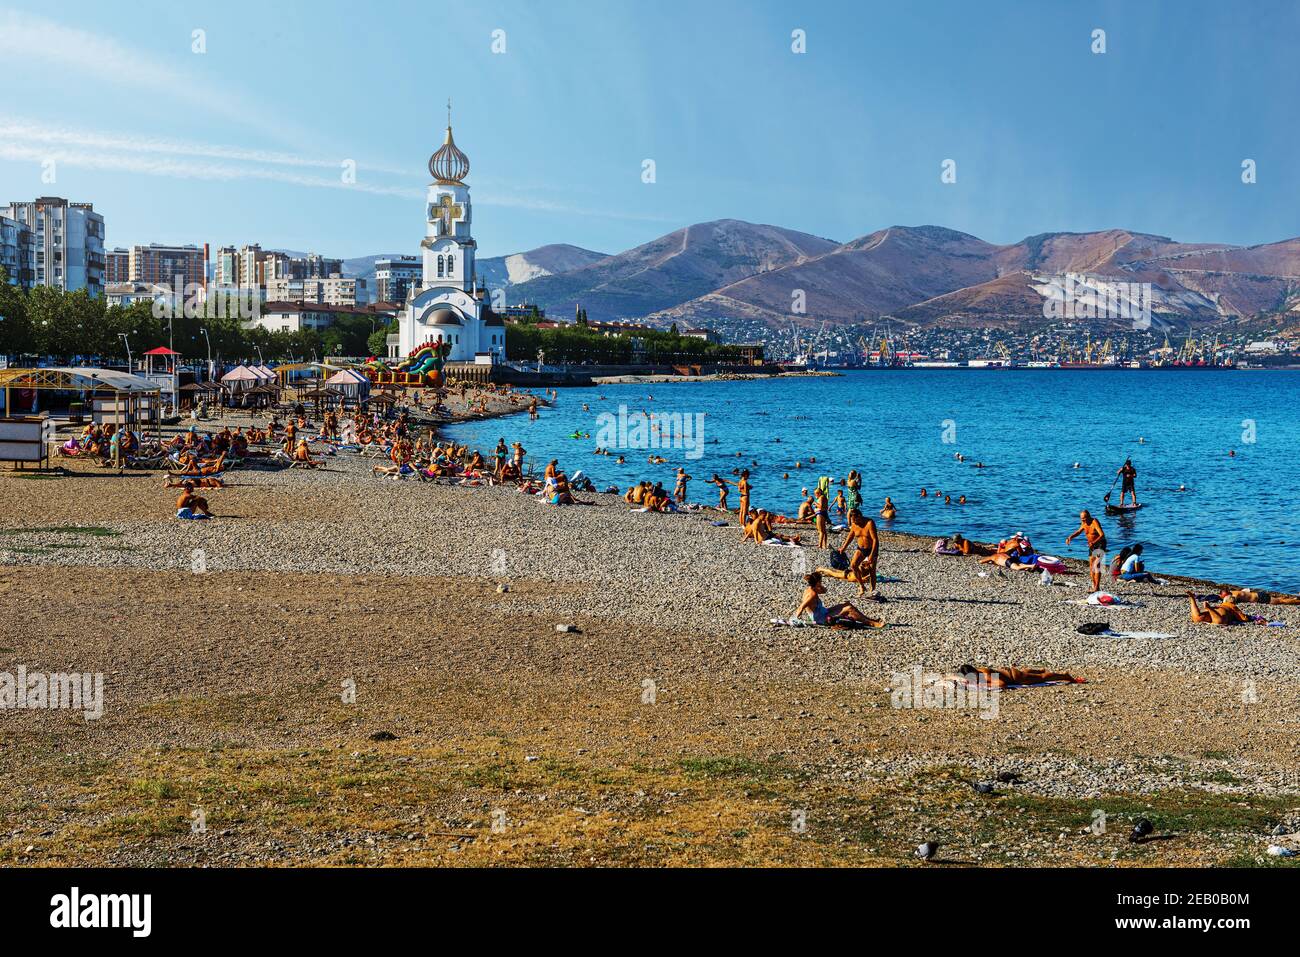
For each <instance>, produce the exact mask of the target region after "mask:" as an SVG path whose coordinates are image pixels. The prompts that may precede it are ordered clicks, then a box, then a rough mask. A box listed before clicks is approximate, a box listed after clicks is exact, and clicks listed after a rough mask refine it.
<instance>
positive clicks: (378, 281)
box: [375, 256, 424, 303]
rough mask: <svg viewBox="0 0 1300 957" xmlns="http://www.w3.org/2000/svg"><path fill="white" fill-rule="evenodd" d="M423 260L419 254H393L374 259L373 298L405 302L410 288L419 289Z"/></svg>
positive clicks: (379, 300) (378, 300)
mask: <svg viewBox="0 0 1300 957" xmlns="http://www.w3.org/2000/svg"><path fill="white" fill-rule="evenodd" d="M423 275H424V262H423V260H421V259H420V257H419V256H395V257H393V258H391V259H376V260H375V300H376V301H377V302H396V303H403V302H406V296H407V294H408V293H409V292H410V290H411V289H413V288H414V289H419V287H420V280H421V278H422V277H423Z"/></svg>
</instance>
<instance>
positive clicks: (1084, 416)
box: [447, 369, 1300, 591]
mask: <svg viewBox="0 0 1300 957" xmlns="http://www.w3.org/2000/svg"><path fill="white" fill-rule="evenodd" d="M558 392H559V398H558V400H557V401H556V403H555V404H554V405H553V406H551V407H547V408H545V409H543V411H542V413H541V416H540V418H539V419H537V420H536V421H531V420H530V419H529V417H528V416H527V415H526V414H522V415H518V416H511V417H508V418H504V419H493V420H484V421H478V422H470V423H464V424H460V425H457V426H453V427H451V428H449V429H448V430H447V434H448V435H450V436H453V437H455V438H457V439H458V440H460V441H463V442H466V443H468V444H469V445H471V446H473V447H477V448H479V449H480V450H482V451H483V453H484V454H485V455H487V454H489V453H490V451H491V449H492V448H493V447H494V446H495V444H496V442H497V439H498V438H502V437H503V438H505V439H506V441H507V442H508V443H509V442H514V441H519V442H522V443H523V445H524V447H525V449H526V450H527V453H528V459H529V461H530V462H532V463H533V464H536V465H538V466H539V467H541V466H543V465H544V464H545V463H546V462H547V461H549V460H550V459H552V458H556V459H558V460H559V461H560V465H561V467H562V468H563V469H565V470H566V471H567V472H568V473H569V474H570V475H573V474H574V472H576V471H578V470H581V471H582V472H583V474H585V475H588V476H590V477H591V479H592V481H593V482H594V483H595V484H596V486H597V488H598V489H599V490H601V491H603V490H605V488H606V487H607V486H609V485H618V486H619V487H620V488H622V489H626V487H627V486H628V485H630V484H632V483H634V482H636V481H639V480H642V479H648V480H658V481H662V482H663V484H664V486H665V487H666V488H667V489H669V491H671V490H672V487H673V481H674V475H675V472H676V469H677V468H678V467H679V466H683V467H685V468H686V470H687V472H688V473H689V474H690V475H692V476H693V480H692V481H691V483H690V485H689V493H690V494H689V498H690V499H691V500H692V501H697V502H702V503H706V504H715V503H716V501H717V492H716V490H715V489H714V487H713V486H711V485H708V484H706V480H707V479H708V478H709V477H710V476H711V475H713V474H715V473H716V474H719V475H722V476H723V477H726V478H734V477H735V474H734V473H735V470H737V469H739V468H742V467H743V468H748V469H749V470H750V479H751V482H752V484H753V488H754V491H753V499H752V500H753V503H754V504H755V505H757V506H761V507H764V508H768V509H771V510H772V511H775V512H778V513H782V514H788V515H792V514H794V512H795V511H796V510H797V508H798V506H799V501H800V498H801V492H802V490H803V489H805V488H806V489H809V490H811V489H812V488H813V487H814V486H815V484H816V482H817V478H818V477H819V476H821V475H829V476H831V477H832V478H833V479H835V480H838V479H840V478H842V477H843V476H844V475H845V474H847V472H848V471H849V470H850V469H857V470H858V471H859V472H860V473H861V475H862V495H863V500H864V505H863V510H864V512H865V513H866V514H869V515H873V516H875V515H876V513H877V512H878V510H879V508H880V506H881V504H882V503H883V502H884V499H885V496H886V495H888V496H890V497H892V498H893V500H894V504H895V505H896V506H897V509H898V516H897V518H896V519H894V520H893V521H892V522H880V519H879V518H878V517H877V521H878V522H880V524H881V525H882V527H884V528H893V529H895V530H898V531H903V532H913V533H917V534H923V535H933V536H935V537H939V536H944V535H950V534H951V533H953V532H960V533H962V534H963V535H965V536H966V537H968V538H972V539H975V540H977V541H997V540H1000V539H1002V538H1005V537H1007V536H1008V535H1010V534H1011V533H1013V532H1023V533H1025V534H1026V535H1028V536H1029V538H1030V539H1031V541H1032V542H1033V545H1034V547H1035V549H1036V550H1037V551H1038V552H1040V553H1042V554H1054V555H1063V556H1073V557H1076V558H1084V557H1085V556H1086V549H1085V546H1084V543H1083V540H1082V536H1080V538H1078V539H1076V540H1075V541H1074V543H1072V544H1071V545H1070V546H1067V545H1066V544H1065V538H1066V536H1067V535H1068V534H1069V533H1070V532H1072V531H1073V530H1074V529H1075V528H1076V527H1077V526H1078V515H1079V511H1080V510H1081V509H1088V510H1090V511H1092V512H1093V513H1094V514H1095V515H1097V516H1098V517H1099V518H1100V520H1101V522H1102V525H1103V527H1104V528H1105V530H1106V533H1107V536H1108V539H1109V544H1110V548H1111V552H1112V554H1114V553H1116V552H1118V550H1119V548H1120V547H1121V546H1123V545H1125V544H1131V543H1135V542H1141V543H1142V544H1143V552H1144V558H1145V560H1146V564H1147V567H1148V568H1149V569H1151V570H1152V571H1154V572H1155V573H1157V574H1159V573H1160V572H1162V571H1163V572H1169V573H1171V574H1181V575H1191V576H1197V577H1202V578H1210V579H1215V580H1219V581H1228V582H1233V583H1237V584H1241V585H1251V586H1254V587H1259V588H1268V589H1275V590H1278V589H1280V590H1287V591H1296V590H1300V551H1298V549H1300V469H1297V457H1298V456H1300V371H1262V370H1261V371H1254V370H1201V371H1164V370H1077V371H1075V370H1062V369H1044V370H1031V369H1024V370H988V369H927V370H906V369H905V370H874V369H873V370H860V371H846V372H843V373H842V374H840V375H835V376H800V377H781V378H768V379H750V380H740V381H714V380H709V381H690V380H683V381H679V382H655V383H645V382H641V383H626V384H617V385H613V384H611V385H601V386H595V387H591V388H564V389H560V390H558ZM652 413H653V415H654V420H653V421H654V422H655V423H656V424H657V425H658V429H657V430H656V431H652V430H651V429H650V428H648V427H647V424H648V423H649V422H650V421H651V420H650V415H651V414H652ZM674 413H676V414H678V415H674ZM678 416H680V418H679V417H678ZM679 422H680V423H682V427H681V428H680V429H677V428H676V425H677V423H679ZM687 423H689V425H690V427H691V430H690V433H689V434H687V432H686V424H687ZM620 424H621V425H622V428H619V426H620ZM697 429H698V432H697ZM620 443H621V447H620ZM655 443H657V444H659V445H661V446H664V447H658V448H648V447H646V446H647V445H648V444H655ZM598 446H604V447H607V448H609V449H610V451H612V452H613V453H615V454H614V455H610V456H605V455H595V454H593V452H594V451H595V449H596V448H597V447H598ZM617 455H622V456H623V457H624V459H625V461H624V464H621V465H620V464H618V463H617V461H616V456H617ZM652 455H653V456H662V457H663V458H664V459H665V460H666V461H665V462H664V463H663V464H651V463H650V462H649V461H648V459H649V457H650V456H652ZM958 455H960V456H962V458H961V459H959V458H958ZM1126 458H1131V459H1132V461H1133V465H1134V466H1135V467H1136V469H1137V473H1138V474H1137V492H1138V500H1139V501H1140V502H1141V503H1142V505H1143V507H1142V509H1141V510H1139V511H1137V512H1135V513H1133V514H1129V515H1121V516H1113V515H1107V514H1105V510H1104V505H1105V496H1106V495H1107V493H1108V492H1109V493H1111V498H1110V500H1111V501H1112V502H1113V503H1118V502H1119V498H1120V484H1119V483H1118V482H1117V481H1116V470H1117V469H1119V468H1120V466H1121V465H1122V464H1123V462H1124V460H1125V459H1126ZM979 465H982V466H983V467H982V468H981V467H978V466H979ZM923 488H924V489H926V490H927V492H928V495H927V496H926V497H925V498H922V497H921V490H922V489H923ZM945 495H946V496H950V497H951V501H952V504H944V500H943V496H945ZM962 495H965V496H966V499H967V502H966V504H965V505H958V504H956V503H957V501H958V498H959V497H960V496H962ZM833 496H834V491H833V490H832V497H833ZM730 501H731V505H732V507H735V504H736V495H735V492H734V490H733V491H732V495H731V500H730Z"/></svg>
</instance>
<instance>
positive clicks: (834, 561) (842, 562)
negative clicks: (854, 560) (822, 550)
mask: <svg viewBox="0 0 1300 957" xmlns="http://www.w3.org/2000/svg"><path fill="white" fill-rule="evenodd" d="M848 567H849V560H848V558H847V557H846V556H845V554H844V553H843V552H837V551H835V550H834V549H832V550H831V568H833V569H835V570H836V571H837V572H842V571H847V570H848Z"/></svg>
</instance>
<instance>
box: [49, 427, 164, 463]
mask: <svg viewBox="0 0 1300 957" xmlns="http://www.w3.org/2000/svg"><path fill="white" fill-rule="evenodd" d="M146 451H147V452H149V453H152V454H153V455H154V456H156V455H157V454H158V450H157V448H156V447H154V446H152V445H151V446H150V448H149V449H147V450H146V449H145V448H144V442H143V441H142V440H141V438H140V434H139V433H138V432H133V431H131V430H130V429H127V428H125V427H123V426H120V425H118V426H113V425H99V424H92V425H87V426H86V427H85V428H84V429H82V430H81V434H80V435H79V436H77V437H75V438H71V439H68V441H67V442H65V443H63V445H62V446H60V448H59V453H60V454H61V455H64V456H67V457H69V458H72V457H79V456H84V457H86V458H93V459H98V460H99V462H100V464H101V465H105V466H108V465H111V466H113V467H115V468H125V467H127V466H133V465H135V464H136V463H137V460H139V459H140V458H141V457H142V455H141V453H142V452H146Z"/></svg>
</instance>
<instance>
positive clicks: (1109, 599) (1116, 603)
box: [1066, 591, 1144, 608]
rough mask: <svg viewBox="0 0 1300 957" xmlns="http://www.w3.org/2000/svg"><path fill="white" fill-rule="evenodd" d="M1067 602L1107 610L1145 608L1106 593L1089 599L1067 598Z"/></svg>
mask: <svg viewBox="0 0 1300 957" xmlns="http://www.w3.org/2000/svg"><path fill="white" fill-rule="evenodd" d="M1066 602H1067V603H1068V604H1071V605H1103V606H1105V607H1106V608H1142V607H1144V606H1143V604H1142V603H1141V602H1139V601H1129V600H1128V599H1127V598H1121V597H1119V596H1118V595H1112V594H1111V593H1110V592H1106V591H1095V592H1093V593H1092V594H1091V595H1089V596H1088V597H1087V598H1067V599H1066Z"/></svg>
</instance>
